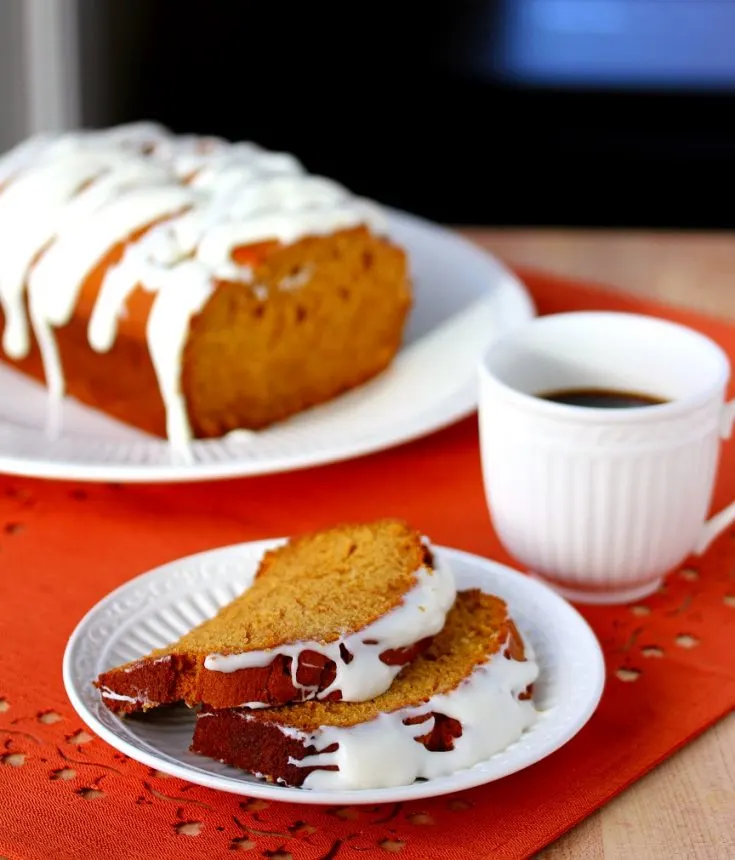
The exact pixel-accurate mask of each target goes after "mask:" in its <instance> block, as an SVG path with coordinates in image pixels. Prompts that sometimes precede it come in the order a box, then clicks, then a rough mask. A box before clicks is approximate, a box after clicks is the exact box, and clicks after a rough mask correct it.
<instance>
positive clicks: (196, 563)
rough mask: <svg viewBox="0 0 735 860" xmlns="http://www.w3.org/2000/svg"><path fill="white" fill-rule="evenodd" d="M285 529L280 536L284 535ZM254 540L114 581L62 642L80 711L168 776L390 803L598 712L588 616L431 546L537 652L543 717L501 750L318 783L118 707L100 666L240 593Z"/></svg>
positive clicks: (498, 772)
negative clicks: (339, 784) (242, 759)
mask: <svg viewBox="0 0 735 860" xmlns="http://www.w3.org/2000/svg"><path fill="white" fill-rule="evenodd" d="M281 540H282V539H281ZM281 540H273V541H259V542H257V543H246V544H241V545H239V546H232V547H225V548H223V549H217V550H213V551H211V552H205V553H200V554H198V555H194V556H190V557H189V558H185V559H181V560H180V561H176V562H172V563H171V564H167V565H165V566H163V567H159V568H157V569H156V570H153V571H151V572H150V573H146V574H144V575H142V576H139V577H137V578H136V579H133V580H131V581H130V582H128V583H126V584H125V585H123V586H121V587H120V588H118V589H117V590H116V591H114V592H112V593H111V594H110V595H108V596H107V597H106V598H104V599H103V600H102V601H101V602H100V603H98V604H97V605H96V606H95V607H94V608H93V609H92V610H91V611H90V612H89V613H88V614H87V615H86V616H85V617H84V618H83V619H82V621H81V622H80V623H79V625H78V626H77V628H76V630H75V631H74V633H73V634H72V636H71V638H70V640H69V643H68V645H67V648H66V653H65V654H64V685H65V687H66V691H67V694H68V695H69V698H70V699H71V702H72V704H73V706H74V708H75V709H76V711H77V713H78V714H79V716H80V717H81V718H82V719H83V720H84V722H85V723H86V724H87V725H88V726H89V727H90V728H91V729H92V730H93V731H94V732H96V733H97V734H98V735H99V736H100V737H101V738H103V739H104V740H105V741H107V742H108V743H109V744H111V745H112V746H113V747H115V748H116V749H117V750H119V751H120V752H122V753H124V754H125V755H127V756H129V757H130V758H133V759H136V760H137V761H139V762H142V763H143V764H145V765H148V766H150V767H154V768H157V769H158V770H161V771H163V772H165V773H169V774H171V775H172V776H176V777H180V778H181V779H185V780H188V781H189V782H192V783H197V784H199V785H204V786H208V787H209V788H215V789H219V790H220V791H229V792H232V793H233V794H244V795H248V796H250V797H262V798H266V799H268V800H278V801H284V802H290V803H311V804H333V803H339V804H363V803H387V802H391V803H392V802H397V801H401V800H411V799H418V798H422V797H433V796H435V795H441V794H449V793H451V792H455V791H460V790H462V789H466V788H472V787H474V786H477V785H482V784H484V783H487V782H492V781H493V780H496V779H500V778H501V777H503V776H507V775H508V774H511V773H514V772H515V771H519V770H522V769H523V768H525V767H528V766H529V765H531V764H534V762H537V761H539V760H540V759H542V758H545V757H546V756H548V755H549V754H551V753H553V752H554V751H555V750H557V749H559V747H561V746H563V745H564V744H565V743H567V741H569V740H570V739H571V738H572V737H574V735H575V734H576V733H577V732H578V731H579V730H580V729H581V728H582V726H584V724H585V723H586V722H587V721H588V720H589V718H590V717H591V716H592V714H593V712H594V710H595V708H596V707H597V704H598V702H599V700H600V696H601V695H602V689H603V685H604V680H605V667H604V662H603V657H602V652H601V650H600V646H599V644H598V642H597V639H596V638H595V635H594V633H593V632H592V631H591V630H590V628H589V627H588V625H587V623H586V622H585V621H584V619H583V618H582V617H581V615H579V614H578V612H577V611H576V610H575V609H574V608H572V606H571V605H570V604H569V603H567V602H566V601H565V600H564V599H563V598H561V597H559V596H558V595H557V594H555V593H554V592H553V591H551V589H550V588H548V587H547V586H545V585H543V584H542V583H540V582H537V581H536V580H533V579H531V578H529V577H527V576H524V575H523V574H521V573H518V572H516V571H514V570H511V569H510V568H508V567H505V566H503V565H501V564H497V563H496V562H493V561H489V560H488V559H484V558H480V557H479V556H475V555H469V554H468V553H464V552H460V551H458V550H452V549H446V548H443V547H436V548H435V549H436V551H437V552H438V553H440V554H442V555H443V556H444V557H445V558H446V560H447V561H448V562H449V564H450V565H452V567H453V569H454V571H455V575H456V578H457V586H458V588H459V589H460V590H461V589H464V588H481V589H483V590H484V591H487V592H489V593H491V594H497V595H499V596H500V597H502V598H504V599H505V600H506V601H507V602H508V605H509V609H510V612H511V614H512V616H513V618H514V619H515V621H516V623H517V625H518V628H519V630H520V631H521V634H522V635H523V637H524V638H525V639H526V640H527V641H528V642H530V643H531V645H532V647H533V649H534V652H535V654H536V659H537V660H538V662H539V666H540V674H539V680H538V681H537V682H536V684H535V686H534V702H535V704H536V707H537V710H538V711H539V718H538V720H537V721H536V723H535V724H534V725H533V726H532V727H531V728H530V729H528V730H527V731H526V732H525V733H524V734H523V735H522V736H521V738H520V739H519V740H518V741H516V742H515V743H514V744H512V745H511V746H509V747H508V748H507V749H505V750H504V751H503V752H500V753H496V754H495V755H493V756H492V757H491V758H489V759H488V760H487V761H483V762H481V763H479V764H477V765H475V766H474V767H471V768H468V769H465V770H461V771H457V772H455V773H454V774H452V775H451V776H445V777H441V778H438V779H431V780H426V781H417V782H414V783H412V784H411V785H405V786H399V787H395V788H381V789H370V790H360V791H354V790H352V791H322V790H315V789H304V788H288V787H285V786H279V785H270V784H268V783H267V782H265V781H263V780H260V779H257V778H256V777H253V776H250V775H249V774H246V773H244V772H243V771H240V770H236V769H235V768H232V767H228V766H226V765H223V764H221V763H219V762H216V761H214V760H212V759H208V758H205V757H203V756H200V755H196V754H194V753H191V752H189V745H190V743H191V739H192V733H193V729H194V715H193V713H192V712H191V711H190V710H188V709H187V708H186V707H184V706H182V707H181V708H180V709H179V708H173V709H162V710H161V711H160V712H152V713H149V714H147V715H145V716H144V717H135V718H127V719H124V720H123V719H120V718H119V717H116V716H115V715H114V714H113V713H112V712H111V711H109V710H108V709H107V708H106V707H105V706H104V705H103V704H102V703H101V701H100V697H99V693H98V691H97V689H96V688H95V687H94V686H93V683H92V682H93V681H94V679H95V678H96V677H97V676H98V675H99V673H100V672H102V671H105V670H107V669H109V668H111V667H112V666H116V665H119V664H120V663H123V662H125V661H127V660H133V659H135V658H137V657H140V656H142V655H143V654H145V653H147V652H148V651H150V650H151V649H153V648H156V647H160V646H162V645H165V644H167V643H169V642H171V641H173V640H174V639H177V638H178V637H179V636H181V635H182V634H183V633H185V632H186V631H187V630H188V629H190V628H191V627H193V626H194V625H195V624H198V623H200V622H201V621H203V620H205V618H207V617H211V616H212V615H214V614H215V612H216V611H217V610H218V608H219V607H220V606H222V605H224V604H225V603H228V602H229V601H230V600H232V598H233V597H235V596H236V595H237V594H239V593H241V592H242V590H243V589H245V588H246V587H247V586H248V585H249V583H250V582H251V581H252V578H253V575H254V573H255V570H256V568H257V565H258V562H259V561H260V558H261V556H262V554H263V552H264V551H265V550H266V549H269V548H271V547H273V546H275V545H277V544H279V543H280V542H281Z"/></svg>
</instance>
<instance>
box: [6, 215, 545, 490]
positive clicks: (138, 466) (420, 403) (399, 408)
mask: <svg viewBox="0 0 735 860" xmlns="http://www.w3.org/2000/svg"><path fill="white" fill-rule="evenodd" d="M390 222H391V223H390V231H391V234H392V236H393V237H394V238H395V240H396V241H397V242H399V243H400V244H401V245H403V246H404V247H405V248H406V249H407V251H408V253H409V255H410V261H411V270H412V275H413V279H414V290H415V304H414V308H413V310H412V313H411V317H410V321H409V324H408V328H407V332H406V337H405V340H404V346H403V348H402V350H401V351H400V353H399V354H398V355H397V357H396V359H395V361H394V362H393V365H392V366H391V368H390V369H389V370H387V371H386V372H385V373H384V374H382V375H381V376H380V377H378V378H376V379H374V380H372V381H371V382H369V383H368V384H366V385H364V386H362V387H360V388H358V389H355V390H353V391H351V392H348V393H347V394H345V395H343V396H341V397H339V398H337V399H335V400H334V401H332V402H331V403H328V404H325V405H323V406H319V407H316V408H314V409H310V410H308V411H306V412H303V413H301V414H300V415H297V416H295V417H294V418H292V419H290V420H288V421H285V422H283V423H280V424H278V425H276V426H273V427H271V428H268V429H266V430H262V431H259V432H257V433H242V432H236V433H233V434H231V435H230V436H229V437H225V438H224V439H214V440H202V441H197V442H195V443H194V444H193V446H192V452H191V454H192V456H191V459H190V461H189V462H187V461H186V460H184V459H183V458H182V457H181V456H177V455H176V454H175V452H172V451H171V449H170V448H169V446H168V444H167V442H166V441H165V440H161V439H156V438H153V437H151V436H149V435H147V434H145V433H142V432H140V431H138V430H135V429H133V428H130V427H128V426H126V425H124V424H122V423H120V422H118V421H116V420H113V419H112V418H109V417H107V416H105V415H104V414H102V413H100V412H98V411H96V410H93V409H90V408H88V407H85V406H82V405H81V404H79V403H76V402H75V401H72V400H70V399H67V400H66V401H65V402H64V409H63V429H62V432H61V434H60V435H58V436H57V437H56V438H50V437H49V436H48V434H47V432H46V430H45V426H46V406H47V397H46V391H45V388H44V387H43V386H42V385H40V384H39V383H37V382H35V381H33V380H29V379H28V378H27V377H25V376H23V375H21V374H20V373H18V372H17V371H15V370H13V369H12V368H10V367H8V366H5V365H0V472H5V473H11V474H20V475H32V476H35V477H43V478H59V479H65V480H84V481H119V482H172V481H195V480H205V479H213V478H233V477H240V476H245V475H259V474H267V473H271V472H280V471H287V470H292V469H299V468H304V467H307V466H316V465H319V464H324V463H331V462H336V461H338V460H345V459H349V458H351V457H356V456H360V455H363V454H368V453H371V452H374V451H379V450H382V449H384V448H389V447H392V446H394V445H397V444H400V443H402V442H406V441H409V440H411V439H415V438H417V437H419V436H423V435H425V434H427V433H430V432H433V431H435V430H438V429H440V428H442V427H445V426H447V425H449V424H451V423H453V422H455V421H457V420H459V419H460V418H463V417H465V416H467V415H469V414H471V413H472V412H473V411H474V409H475V408H476V405H477V394H476V380H475V373H476V367H477V363H478V361H479V358H480V355H481V354H482V352H483V350H484V348H485V347H486V346H487V345H488V343H489V342H490V341H491V340H492V339H493V338H494V337H495V336H496V335H498V334H501V333H503V332H505V331H507V330H508V329H509V328H512V327H514V326H517V325H521V324H523V323H525V322H526V321H527V320H528V319H530V318H531V317H532V316H533V315H534V313H535V311H534V308H533V303H532V301H531V299H530V297H529V295H528V293H527V291H526V290H525V288H524V287H523V285H522V284H521V283H520V282H519V281H518V280H517V278H515V277H514V276H513V275H512V274H511V273H510V272H508V271H507V270H506V269H505V268H504V267H503V266H502V265H501V264H500V263H499V262H498V261H497V260H496V259H495V258H494V257H493V256H491V255H490V254H488V253H486V252H484V251H482V250H481V249H480V248H478V247H476V246H475V245H473V244H471V243H470V242H468V241H466V240H465V239H463V238H462V237H461V236H459V235H458V234H456V233H453V232H451V231H449V230H445V229H443V228H441V227H438V226H436V225H434V224H432V223H430V222H428V221H424V220H422V219H420V218H416V217H415V216H412V215H407V214H405V213H400V212H394V211H391V212H390Z"/></svg>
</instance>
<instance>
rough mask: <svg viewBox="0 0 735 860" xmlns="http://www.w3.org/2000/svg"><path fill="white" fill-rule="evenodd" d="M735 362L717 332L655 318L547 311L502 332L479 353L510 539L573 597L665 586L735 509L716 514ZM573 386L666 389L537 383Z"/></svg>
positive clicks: (620, 596) (486, 435)
mask: <svg viewBox="0 0 735 860" xmlns="http://www.w3.org/2000/svg"><path fill="white" fill-rule="evenodd" d="M729 376H730V364H729V361H728V358H727V356H726V354H725V353H724V352H723V350H722V349H721V348H720V347H719V346H718V345H717V344H716V343H715V342H714V341H712V340H710V339H709V338H707V337H705V336H704V335H702V334H699V333H698V332H696V331H694V330H692V329H689V328H686V327H685V326H681V325H677V324H675V323H671V322H667V321H665V320H661V319H658V318H655V317H647V316H642V315H637V314H624V313H607V312H574V313H564V314H554V315H550V316H542V317H538V318H536V319H534V320H532V321H531V322H530V323H528V324H527V325H525V326H524V327H522V328H521V329H518V330H515V331H514V332H512V333H509V334H507V335H505V336H503V337H501V338H500V339H498V340H496V341H494V342H493V344H492V346H490V348H489V349H488V350H487V351H486V353H485V355H484V357H483V360H482V362H481V366H480V441H481V450H482V470H483V479H484V483H485V495H486V498H487V502H488V507H489V510H490V516H491V519H492V522H493V525H494V527H495V530H496V532H497V534H498V537H499V538H500V541H501V542H502V543H503V545H504V546H505V548H506V549H507V550H508V552H510V553H511V555H513V556H514V557H515V558H516V559H517V560H518V561H519V562H521V563H522V564H523V565H524V566H525V567H526V568H527V569H528V570H529V571H530V572H531V573H533V574H534V575H536V576H538V577H540V578H543V579H544V580H546V581H547V582H549V584H551V585H552V586H554V587H555V588H556V589H557V590H558V591H559V592H560V593H562V594H563V595H564V596H565V597H567V598H569V599H570V600H575V601H578V602H584V603H621V602H628V601H633V600H638V599H640V598H642V597H645V596H646V595H648V594H650V593H652V592H654V591H655V590H656V589H657V588H658V587H659V586H660V584H661V582H662V580H663V578H664V576H665V575H666V574H667V573H668V572H669V571H671V570H673V569H674V568H675V567H676V566H677V565H679V564H680V563H681V562H682V561H683V560H684V559H685V558H686V557H687V556H688V555H689V554H690V553H692V552H694V553H701V552H703V551H704V550H705V549H706V547H707V546H708V545H709V543H710V542H711V541H712V540H713V539H714V538H715V537H717V535H719V534H720V533H721V532H722V531H723V530H724V529H726V528H727V527H728V526H729V525H730V524H731V523H732V522H733V521H735V503H733V504H731V505H729V506H728V507H727V508H725V510H723V511H721V512H720V513H719V514H718V515H717V516H715V517H713V518H712V519H710V520H707V519H706V517H707V513H708V511H709V508H710V504H711V501H712V493H713V487H714V481H715V476H716V473H717V466H718V461H719V449H720V440H721V439H725V438H728V437H729V436H730V433H731V430H732V425H733V421H734V420H735V401H733V402H730V403H726V402H725V390H726V386H727V382H728V379H729ZM565 389H566V390H570V389H610V390H617V391H624V392H636V393H639V394H642V395H649V396H651V397H656V398H660V399H662V400H664V401H665V402H663V403H660V404H656V405H641V406H634V407H632V408H620V409H609V408H601V407H598V408H589V407H586V406H577V405H568V404H562V403H557V402H553V401H550V400H546V399H543V397H540V396H538V395H540V394H546V393H550V392H557V391H562V390H565Z"/></svg>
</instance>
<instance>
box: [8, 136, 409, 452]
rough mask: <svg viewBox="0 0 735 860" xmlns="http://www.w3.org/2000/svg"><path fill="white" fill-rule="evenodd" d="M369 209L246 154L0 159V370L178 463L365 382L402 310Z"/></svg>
mask: <svg viewBox="0 0 735 860" xmlns="http://www.w3.org/2000/svg"><path fill="white" fill-rule="evenodd" d="M387 223H388V222H387V219H386V218H385V216H384V215H383V213H382V212H381V210H380V209H379V208H378V207H377V206H376V205H375V204H373V203H372V202H371V201H366V200H363V199H361V198H358V197H355V196H354V195H352V194H351V193H350V192H348V191H347V190H346V189H345V188H343V187H342V186H340V185H338V184H337V183H334V182H332V181H331V180H327V179H324V178H322V177H317V176H311V175H309V174H308V173H307V172H306V171H305V170H304V168H303V167H302V166H301V165H300V164H299V162H298V161H297V160H296V159H294V158H293V156H291V155H289V154H287V153H275V152H269V151H266V150H263V149H261V148H260V147H258V146H256V145H255V144H252V143H238V144H231V143H228V142H226V141H223V140H220V139H218V138H209V137H187V136H184V137H180V136H175V135H172V134H170V133H169V132H168V131H167V130H166V129H164V128H162V127H160V126H157V125H154V124H150V123H140V124H132V125H129V126H121V127H117V128H113V129H106V130H102V131H85V132H76V133H73V134H71V133H68V134H61V135H49V136H43V137H37V138H31V139H30V140H28V141H26V142H25V143H24V144H22V145H21V146H19V147H17V148H16V149H14V150H11V152H10V153H8V154H6V155H5V156H4V157H2V158H0V228H2V229H3V230H4V235H11V237H12V241H11V242H10V243H9V244H7V243H6V246H5V247H4V250H3V254H2V258H1V259H0V358H1V359H3V360H4V361H6V362H8V363H10V364H12V365H13V366H14V367H16V368H17V369H18V370H20V371H22V372H24V373H26V374H28V375H30V376H32V377H34V378H36V379H38V380H41V381H45V383H46V385H47V387H48V389H49V392H50V397H51V398H52V399H53V400H54V401H56V400H58V399H60V398H61V397H62V396H63V395H64V394H68V395H71V396H72V397H74V398H76V399H77V400H79V401H81V402H83V403H85V404H88V405H90V406H93V407H96V408H98V409H100V410H103V411H104V412H106V413H108V414H109V415H111V416H113V417H114V418H117V419H120V420H122V421H124V422H126V423H128V424H131V425H133V426H135V427H137V428H140V429H141V430H144V431H146V432H148V433H151V434H154V435H156V436H160V437H168V438H169V439H170V441H171V443H172V445H173V446H174V447H175V448H177V449H180V450H182V451H187V450H188V445H189V442H190V440H191V439H192V438H204V437H220V436H222V435H224V434H226V433H227V432H228V431H231V430H236V429H249V430H257V429H260V428H264V427H267V426H268V425H270V424H272V423H274V422H277V421H280V420H282V419H284V418H287V417H288V416H291V415H294V414H295V413H298V412H300V411H302V410H304V409H307V408H309V407H312V406H315V405H317V404H320V403H324V402H326V401H328V400H331V399H332V398H334V397H336V396H337V395H339V394H341V393H342V392H345V391H347V390H348V389H351V388H353V387H355V386H357V385H360V384H361V383H364V382H366V381H367V380H369V379H371V378H373V377H375V376H376V375H377V374H379V373H380V372H381V371H383V370H384V369H385V368H387V367H388V365H389V364H390V363H391V362H392V360H393V358H394V356H395V355H396V353H397V351H398V349H399V347H400V345H401V339H402V336H403V331H404V325H405V322H406V319H407V315H408V313H409V311H410V308H411V303H412V295H411V285H410V280H409V273H408V265H407V259H406V255H405V253H404V251H403V250H402V249H401V248H400V247H398V246H397V245H396V244H395V243H393V242H392V241H390V239H389V238H388V235H387Z"/></svg>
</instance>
